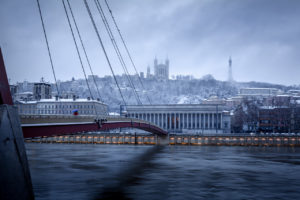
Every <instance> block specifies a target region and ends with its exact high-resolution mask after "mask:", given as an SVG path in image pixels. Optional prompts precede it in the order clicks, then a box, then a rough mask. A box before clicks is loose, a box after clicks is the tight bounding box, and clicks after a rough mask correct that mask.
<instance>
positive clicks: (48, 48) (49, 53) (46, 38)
mask: <svg viewBox="0 0 300 200" xmlns="http://www.w3.org/2000/svg"><path fill="white" fill-rule="evenodd" d="M36 1H37V4H38V8H39V13H40V18H41V21H42V26H43V32H44V36H45V40H46V44H47V50H48V55H49V59H50V64H51V68H52V73H53V77H54V81H55V86H56V90H57V95H58V96H60V93H59V89H58V84H57V79H56V75H55V70H54V65H53V61H52V56H51V52H50V47H49V43H48V37H47V34H46V29H45V24H44V20H43V16H42V11H41V6H40V2H39V0H36Z"/></svg>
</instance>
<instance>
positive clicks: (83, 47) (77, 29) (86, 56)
mask: <svg viewBox="0 0 300 200" xmlns="http://www.w3.org/2000/svg"><path fill="white" fill-rule="evenodd" d="M67 3H68V6H69V9H70V12H71V16H72V19H73V22H74V24H75V28H76V31H77V34H78V36H79V40H80V43H81V46H82V49H83V52H84V55H85V58H86V60H87V63H88V66H89V68H90V71H91V74H92V77H93V81H94V84H95V86H96V89H97V93H98V97H99V98H100V100H101V101H102V102H103V98H102V97H101V95H100V91H99V88H98V85H97V83H96V79H95V77H94V72H93V70H92V66H91V64H90V60H89V58H88V55H87V53H86V50H85V46H84V44H83V41H82V38H81V35H80V32H79V28H78V26H77V23H76V20H75V17H74V14H73V10H72V7H71V4H70V2H69V0H67Z"/></svg>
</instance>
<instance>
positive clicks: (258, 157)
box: [26, 143, 300, 199]
mask: <svg viewBox="0 0 300 200" xmlns="http://www.w3.org/2000/svg"><path fill="white" fill-rule="evenodd" d="M26 147H27V152H28V159H29V165H30V169H31V176H32V181H33V186H34V192H35V195H36V199H98V198H102V197H117V198H119V199H120V198H128V199H274V198H277V199H297V198H298V196H299V194H300V192H299V191H298V188H300V173H299V172H298V171H299V169H300V167H299V163H300V153H299V148H285V147H280V148H277V147H226V146H224V147H222V146H166V147H164V148H159V149H154V148H153V147H154V146H146V145H145V146H144V145H92V144H31V143H28V144H26ZM116 192H119V193H117V194H118V195H119V196H118V195H117V196H113V195H112V194H116Z"/></svg>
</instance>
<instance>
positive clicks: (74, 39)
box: [62, 0, 99, 118]
mask: <svg viewBox="0 0 300 200" xmlns="http://www.w3.org/2000/svg"><path fill="white" fill-rule="evenodd" d="M62 3H63V6H64V10H65V13H66V17H67V20H68V24H69V27H70V30H71V33H72V37H73V41H74V44H75V47H76V51H77V54H78V58H79V61H80V65H81V68H82V72H83V74H84V78H85V81H86V84H87V87H88V90H89V93H90V95H91V98H92V101H93V104H94V109H95V112H96V115H97V118H99V115H98V112H97V108H96V104H95V102H94V97H93V94H92V91H91V88H90V84H89V82H88V80H87V76H86V72H85V69H84V66H83V62H82V59H81V56H80V52H79V49H78V45H77V42H76V38H75V35H74V31H73V28H72V25H71V22H70V18H69V14H68V12H67V8H66V5H65V1H64V0H62Z"/></svg>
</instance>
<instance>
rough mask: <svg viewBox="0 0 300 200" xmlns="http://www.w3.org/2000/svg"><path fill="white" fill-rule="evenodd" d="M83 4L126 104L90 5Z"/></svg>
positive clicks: (85, 1) (85, 0) (85, 2)
mask: <svg viewBox="0 0 300 200" xmlns="http://www.w3.org/2000/svg"><path fill="white" fill-rule="evenodd" d="M84 4H85V7H86V9H87V11H88V14H89V17H90V19H91V22H92V24H93V27H94V29H95V32H96V34H97V37H98V40H99V43H100V45H101V48H102V50H103V52H104V55H105V58H106V61H107V63H108V65H109V68H110V71H111V73H112V75H113V77H114V80H115V82H116V85H117V87H118V89H119V92H120V95H121V97H122V100H123V103H124V105H127V104H126V102H125V99H124V96H123V94H122V91H121V88H120V86H119V84H118V81H117V78H116V76H115V73H114V70H113V68H112V65H111V63H110V60H109V58H108V55H107V53H106V50H105V47H104V44H103V42H102V40H101V37H100V34H99V31H98V29H97V26H96V23H95V20H94V18H93V16H92V13H91V10H90V7H89V5H88V3H87V0H84Z"/></svg>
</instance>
